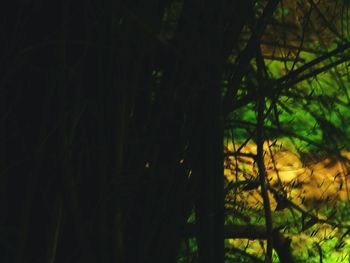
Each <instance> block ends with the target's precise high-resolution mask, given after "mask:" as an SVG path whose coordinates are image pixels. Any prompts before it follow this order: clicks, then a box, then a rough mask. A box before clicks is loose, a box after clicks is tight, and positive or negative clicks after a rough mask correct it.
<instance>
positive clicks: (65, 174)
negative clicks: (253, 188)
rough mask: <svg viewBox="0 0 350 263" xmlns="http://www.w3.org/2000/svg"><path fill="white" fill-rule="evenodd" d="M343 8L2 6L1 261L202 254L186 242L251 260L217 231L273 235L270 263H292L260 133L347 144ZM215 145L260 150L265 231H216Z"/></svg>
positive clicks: (223, 1)
mask: <svg viewBox="0 0 350 263" xmlns="http://www.w3.org/2000/svg"><path fill="white" fill-rule="evenodd" d="M319 2H322V1H319ZM347 9H348V6H347V3H346V2H345V1H344V2H342V1H334V3H333V1H323V5H322V3H316V2H313V1H311V0H310V1H306V0H305V1H278V0H269V1H253V0H240V1H227V0H216V1H203V0H190V1H180V0H149V1H128V0H125V1H122V0H115V1H112V0H106V1H69V0H62V1H55V2H52V1H42V0H40V1H28V0H27V1H25V0H14V1H9V2H8V3H7V4H6V8H1V9H0V14H1V21H2V22H1V28H2V30H1V32H0V36H1V50H0V83H1V84H0V87H1V96H0V98H1V111H0V120H1V125H0V142H1V148H0V149H1V150H0V153H1V154H0V164H1V165H0V171H1V172H0V205H1V213H0V225H1V228H0V232H1V235H0V261H1V262H15V263H22V262H28V263H30V262H51V263H53V262H146V263H147V262H177V261H181V262H186V261H185V260H188V262H190V261H189V260H192V259H194V260H197V256H193V254H192V252H193V251H192V250H191V249H190V250H191V253H190V252H189V254H188V255H186V253H185V252H186V249H184V248H183V246H182V245H181V244H182V242H183V241H184V240H186V239H187V238H188V237H193V236H195V237H196V240H197V245H198V246H197V247H198V261H199V262H224V261H225V255H226V260H229V258H230V257H229V255H231V256H232V255H233V254H237V253H238V254H239V255H240V256H241V257H242V262H246V261H243V260H244V258H247V260H248V259H249V258H253V259H252V260H258V259H257V258H255V257H254V256H253V255H248V254H247V253H246V252H243V251H238V250H235V248H234V247H233V246H229V251H228V250H227V249H228V248H227V247H226V250H225V245H224V239H225V238H251V239H261V240H267V248H266V255H265V256H266V260H267V262H271V257H272V249H275V250H276V251H277V254H278V255H279V257H280V260H281V262H292V254H291V251H290V247H289V241H288V239H287V238H286V237H285V236H284V235H283V234H281V233H280V232H279V230H280V229H276V228H275V227H274V225H273V220H272V217H271V213H272V212H271V208H270V205H269V201H268V200H269V199H268V191H272V190H269V189H268V184H267V181H266V178H265V171H264V170H265V168H264V160H263V154H264V153H263V152H264V148H263V142H264V141H265V140H267V139H275V138H286V137H287V138H293V140H294V141H297V143H296V145H297V146H296V148H298V150H300V152H302V153H303V154H305V152H308V151H314V152H315V149H321V150H322V151H323V153H328V154H330V153H333V154H334V155H335V156H338V157H339V156H340V154H339V152H338V151H337V150H338V149H340V148H342V147H343V148H345V147H346V146H347V144H346V143H344V142H345V141H346V140H347V138H348V135H347V134H346V132H347V128H346V124H347V123H348V121H347V118H346V117H347V116H346V110H344V109H347V104H348V99H349V97H348V88H347V86H346V83H347V67H345V66H343V65H345V64H342V63H344V62H347V61H348V60H349V55H347V50H348V48H349V44H348V42H347V30H348V24H347V20H346V21H343V20H342V19H339V18H341V17H347V14H348V10H347ZM334 14H335V15H334ZM278 63H279V64H278ZM339 65H340V66H341V68H337V70H334V71H330V72H331V73H330V75H331V78H332V80H334V82H332V83H331V85H333V84H334V83H336V85H337V87H339V88H337V89H334V90H333V89H329V88H328V87H327V86H325V85H329V81H328V80H327V79H323V80H320V81H319V82H318V83H316V84H315V82H312V81H316V82H317V81H318V76H319V75H320V74H321V73H322V74H325V73H324V72H326V71H329V70H331V69H333V68H334V67H336V66H339ZM327 81H328V82H327ZM320 82H322V83H320ZM321 84H322V85H321ZM305 87H306V88H305ZM324 89H326V91H324ZM338 105H343V106H342V107H343V108H339V110H338V111H339V112H340V113H339V114H340V115H339V116H343V117H339V116H338V115H337V111H332V110H334V109H336V108H337V107H338ZM337 109H338V108H337ZM296 111H298V112H301V111H302V112H303V113H298V115H295V116H294V113H293V112H296ZM330 112H333V113H330ZM305 114H306V115H307V116H308V119H307V120H306V121H308V122H309V123H307V125H305V119H302V117H300V116H303V115H304V116H305ZM332 114H333V115H334V116H335V117H334V116H333V115H332ZM295 117H296V118H295ZM333 117H334V118H333ZM310 120H311V121H310ZM310 130H312V131H313V132H314V133H313V134H314V135H315V136H313V137H310V136H308V135H309V133H308V132H310ZM225 140H229V141H230V142H232V141H233V142H234V143H236V142H237V143H242V142H245V141H246V142H247V141H249V140H251V141H253V142H255V143H256V144H257V149H258V150H257V153H256V156H255V157H254V158H255V159H256V163H257V166H258V169H259V174H260V175H259V180H260V181H259V185H260V188H261V189H262V190H261V194H262V198H263V200H264V202H263V203H264V205H263V207H264V212H262V217H264V220H265V221H264V222H265V223H264V224H261V225H257V226H256V225H251V227H248V228H246V226H243V227H242V226H235V225H234V224H231V225H227V226H226V227H224V222H225V211H226V212H227V211H228V210H225V206H224V203H225V196H226V197H227V195H226V194H227V192H229V187H228V185H229V184H225V179H224V176H223V174H224V172H223V169H224V167H223V165H224V145H223V143H224V142H225ZM305 149H306V150H307V151H306V150H305ZM232 154H233V155H237V152H236V153H235V152H233V153H232ZM229 186H230V185H229ZM227 187H228V188H227ZM225 189H226V190H225ZM240 191H243V190H240ZM226 199H227V198H226ZM232 211H233V210H232ZM260 213H261V211H260ZM235 217H237V211H236V212H235V211H233V212H231V214H230V218H228V217H227V213H226V223H227V224H229V222H230V220H232V218H235ZM189 218H190V219H189ZM188 222H190V223H191V224H188ZM235 223H236V222H235ZM192 249H193V247H192ZM179 255H180V256H179ZM235 260H237V258H236V259H235Z"/></svg>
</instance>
